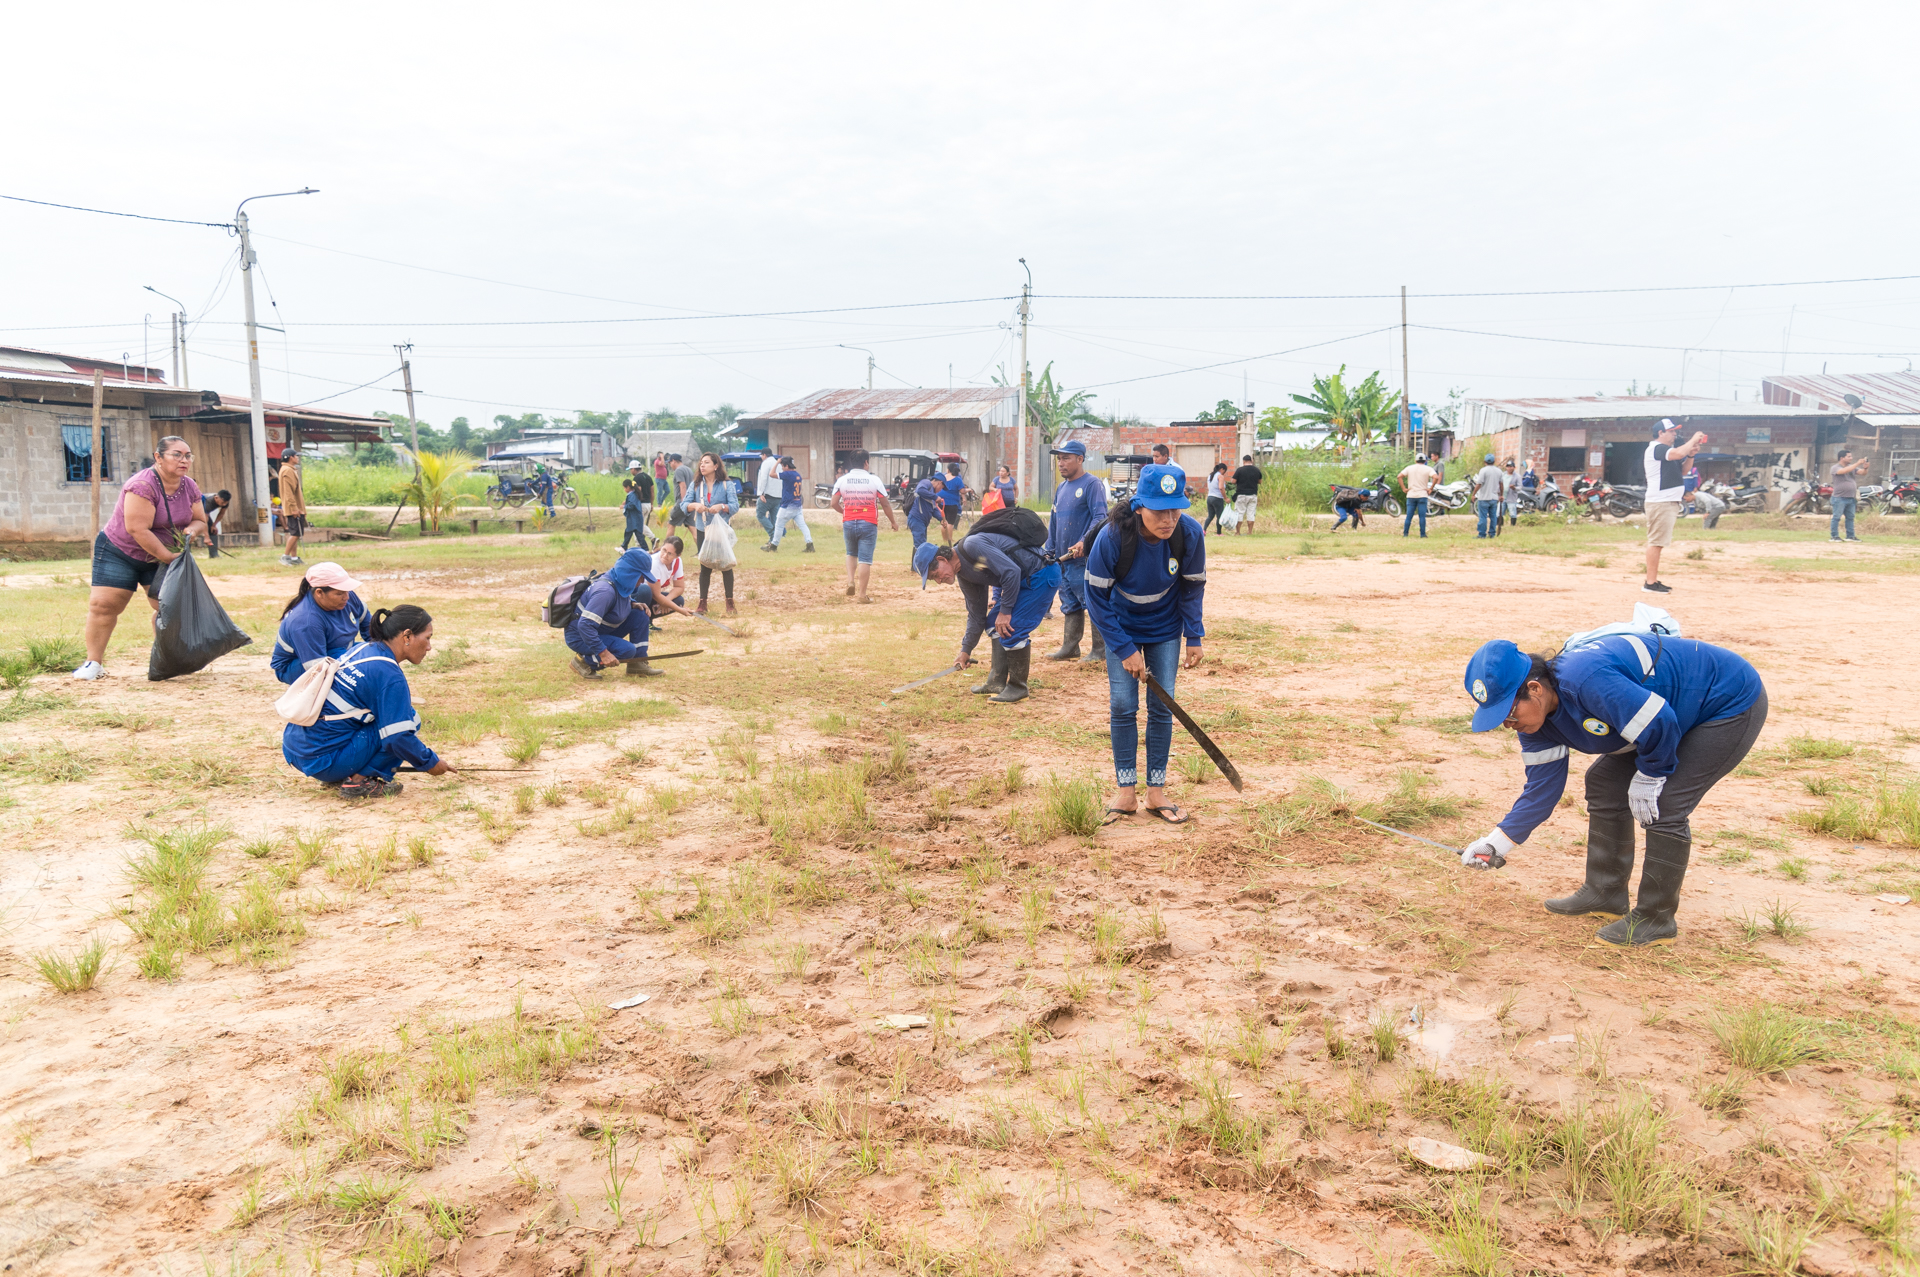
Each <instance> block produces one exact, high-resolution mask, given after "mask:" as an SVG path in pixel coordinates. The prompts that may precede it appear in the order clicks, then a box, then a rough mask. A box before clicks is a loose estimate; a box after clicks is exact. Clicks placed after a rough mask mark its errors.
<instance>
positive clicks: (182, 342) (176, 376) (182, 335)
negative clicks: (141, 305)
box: [140, 284, 189, 386]
mask: <svg viewBox="0 0 1920 1277" xmlns="http://www.w3.org/2000/svg"><path fill="white" fill-rule="evenodd" d="M140 287H142V288H144V289H146V290H147V291H148V292H150V293H152V294H153V295H154V296H155V297H166V298H167V300H168V301H170V302H172V303H173V304H174V305H176V306H178V307H179V308H180V309H179V310H177V311H175V312H174V316H173V338H174V342H173V384H174V385H176V386H184V385H186V384H187V378H188V375H189V374H188V372H187V304H186V303H185V302H183V301H181V300H180V299H179V298H178V297H168V296H167V294H165V293H163V292H161V291H160V290H159V289H157V288H155V287H154V286H153V285H152V284H142V285H140Z"/></svg>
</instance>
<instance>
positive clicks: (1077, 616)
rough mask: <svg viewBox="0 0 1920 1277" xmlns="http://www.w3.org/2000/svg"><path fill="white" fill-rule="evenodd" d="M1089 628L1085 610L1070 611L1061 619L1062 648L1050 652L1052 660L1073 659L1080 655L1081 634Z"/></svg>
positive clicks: (1049, 657)
mask: <svg viewBox="0 0 1920 1277" xmlns="http://www.w3.org/2000/svg"><path fill="white" fill-rule="evenodd" d="M1086 628H1087V614H1086V613H1085V612H1068V613H1067V614H1066V615H1065V616H1063V617H1062V618H1061V620H1060V650H1059V651H1057V652H1048V653H1047V659H1048V660H1050V661H1071V660H1072V659H1074V658H1075V657H1076V656H1079V655H1080V635H1081V634H1082V633H1083V632H1084V631H1085V630H1086Z"/></svg>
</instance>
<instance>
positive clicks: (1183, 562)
mask: <svg viewBox="0 0 1920 1277" xmlns="http://www.w3.org/2000/svg"><path fill="white" fill-rule="evenodd" d="M1187 505H1188V502H1187V475H1186V472H1185V471H1184V470H1182V469H1181V468H1180V467H1179V466H1170V465H1151V466H1143V467H1141V470H1140V482H1139V485H1138V486H1137V488H1136V489H1135V492H1134V497H1133V503H1132V506H1131V508H1130V509H1129V510H1128V512H1127V513H1126V514H1124V515H1122V516H1120V517H1119V519H1118V521H1117V522H1116V521H1115V520H1114V519H1113V518H1112V517H1111V516H1110V517H1109V520H1108V522H1107V524H1106V526H1105V527H1103V528H1101V529H1100V531H1099V533H1098V534H1097V535H1096V536H1095V537H1094V539H1093V549H1092V550H1091V551H1090V552H1089V553H1088V554H1087V611H1088V612H1090V613H1092V614H1093V626H1094V630H1095V632H1097V633H1098V634H1100V635H1101V636H1102V637H1103V638H1105V639H1106V642H1107V691H1108V694H1109V697H1108V699H1109V728H1110V731H1111V734H1112V738H1113V776H1114V782H1115V783H1116V784H1117V785H1118V786H1119V789H1120V792H1119V794H1118V795H1117V796H1116V797H1115V798H1114V800H1113V802H1112V803H1110V804H1108V806H1107V812H1108V815H1109V817H1110V818H1112V819H1116V820H1117V819H1122V818H1124V817H1127V816H1131V815H1132V814H1133V813H1134V812H1135V811H1136V810H1138V807H1137V799H1136V797H1135V795H1136V792H1137V791H1136V788H1135V786H1136V785H1137V783H1138V781H1139V772H1138V754H1139V748H1140V732H1139V715H1140V700H1141V697H1142V696H1143V695H1145V693H1144V692H1143V690H1142V688H1141V684H1142V683H1144V682H1145V680H1146V676H1147V673H1148V672H1149V671H1151V672H1152V674H1153V677H1154V679H1155V680H1156V681H1157V682H1158V683H1159V684H1160V686H1161V687H1164V688H1165V689H1166V690H1167V695H1169V696H1171V695H1173V683H1174V675H1175V674H1177V673H1178V672H1179V668H1180V665H1181V663H1182V661H1181V652H1180V640H1181V638H1182V637H1183V636H1184V637H1185V639H1186V641H1187V646H1186V657H1185V664H1186V666H1187V668H1189V669H1191V668H1193V667H1194V666H1196V665H1198V664H1199V663H1200V660H1201V655H1202V646H1203V643H1202V640H1203V638H1204V636H1205V635H1206V632H1207V631H1206V626H1205V624H1204V623H1203V618H1202V614H1201V607H1202V604H1203V603H1204V601H1205V597H1206V592H1207V534H1206V533H1204V532H1202V531H1201V530H1200V524H1199V523H1198V522H1196V521H1195V520H1194V518H1193V517H1192V516H1191V515H1189V514H1187V513H1186V510H1187ZM1146 700H1147V811H1148V812H1149V813H1150V814H1151V815H1153V816H1154V817H1155V818H1156V819H1158V820H1164V821H1165V822H1167V823H1168V824H1169V825H1179V824H1184V823H1186V820H1187V816H1186V813H1184V812H1182V811H1181V810H1180V809H1179V808H1178V807H1176V806H1174V805H1173V804H1172V803H1170V802H1168V801H1167V795H1166V785H1167V754H1168V752H1169V751H1170V750H1171V749H1172V746H1173V711H1172V710H1170V709H1168V708H1167V707H1166V705H1165V704H1163V703H1162V702H1161V700H1160V698H1159V697H1157V696H1146Z"/></svg>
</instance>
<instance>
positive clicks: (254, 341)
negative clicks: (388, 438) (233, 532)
mask: <svg viewBox="0 0 1920 1277" xmlns="http://www.w3.org/2000/svg"><path fill="white" fill-rule="evenodd" d="M318 194H319V192H318V191H315V190H313V189H312V188H311V187H302V188H301V189H300V190H297V191H276V192H274V193H273V194H271V195H249V196H247V198H246V199H243V200H241V201H240V203H239V205H238V206H237V207H235V208H234V210H233V229H234V230H235V232H237V233H238V234H239V236H240V283H241V293H242V295H243V296H244V297H245V298H246V303H247V389H248V390H249V391H250V392H252V394H253V430H252V443H253V514H254V518H255V519H256V520H257V521H258V522H259V525H260V544H261V545H263V546H265V547H267V548H268V549H269V550H270V549H272V548H273V502H272V499H271V498H270V497H269V496H268V495H267V493H268V489H267V412H266V405H265V404H264V403H263V402H262V400H261V398H260V329H259V325H258V323H257V322H256V321H255V319H254V315H253V267H254V262H255V260H256V259H255V257H254V254H253V240H252V238H251V237H250V236H249V235H248V234H247V205H249V204H251V203H252V202H253V201H255V200H271V199H278V198H280V197H281V196H282V195H318Z"/></svg>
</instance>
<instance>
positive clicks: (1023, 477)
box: [1013, 257, 1040, 492]
mask: <svg viewBox="0 0 1920 1277" xmlns="http://www.w3.org/2000/svg"><path fill="white" fill-rule="evenodd" d="M1020 265H1021V266H1023V267H1026V272H1027V282H1026V283H1025V284H1022V285H1021V286H1020V418H1019V424H1018V425H1017V426H1016V427H1015V430H1014V438H1015V439H1017V440H1019V447H1020V458H1019V465H1018V470H1017V473H1016V474H1015V476H1014V481H1013V482H1014V489H1015V491H1018V492H1025V491H1027V318H1028V316H1029V314H1030V313H1031V312H1032V309H1033V307H1032V298H1033V267H1031V266H1027V259H1026V258H1024V257H1022V258H1021V259H1020ZM1039 478H1040V475H1039V470H1038V468H1037V463H1036V469H1035V471H1034V481H1035V482H1036V483H1037V482H1038V481H1039Z"/></svg>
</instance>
